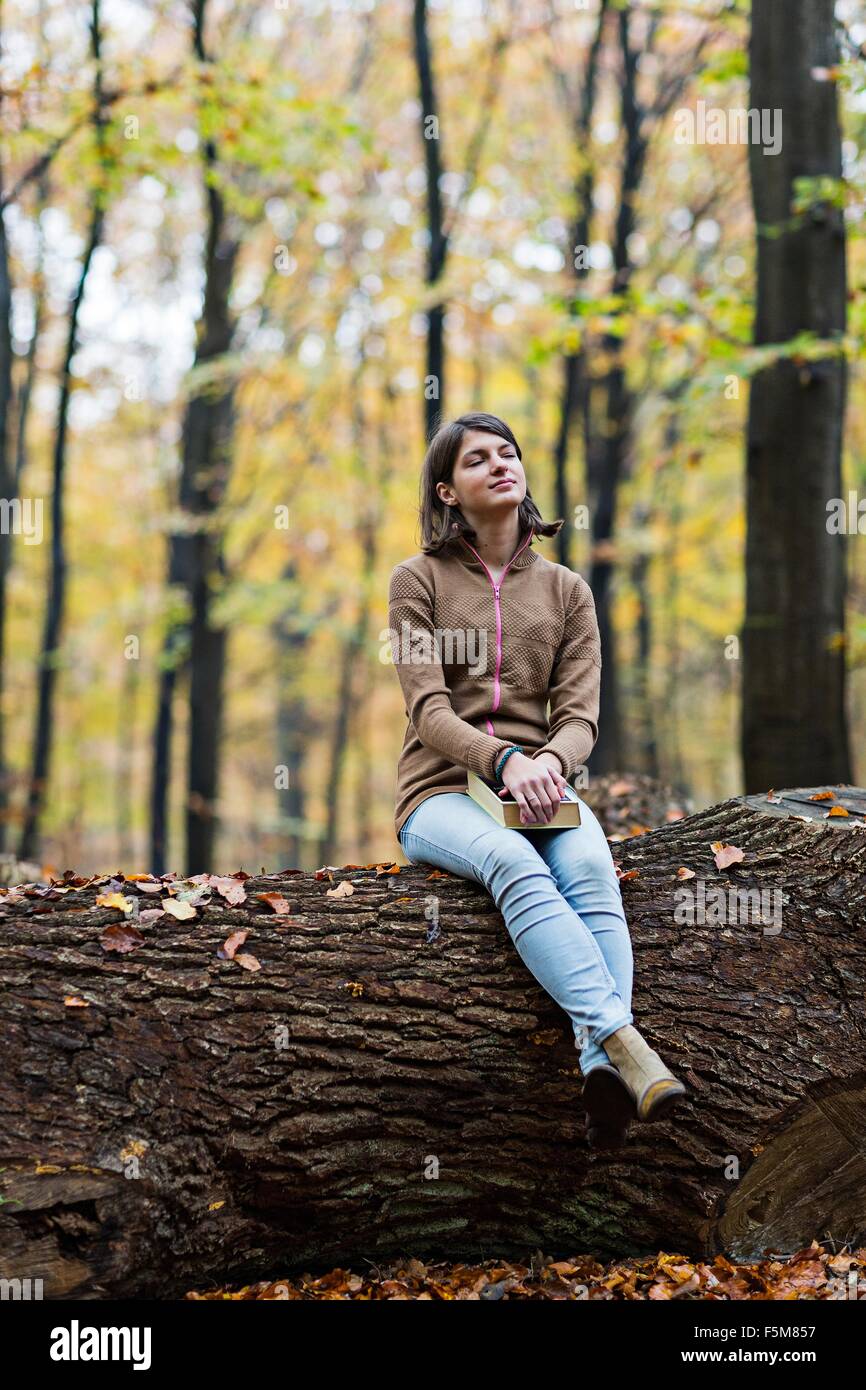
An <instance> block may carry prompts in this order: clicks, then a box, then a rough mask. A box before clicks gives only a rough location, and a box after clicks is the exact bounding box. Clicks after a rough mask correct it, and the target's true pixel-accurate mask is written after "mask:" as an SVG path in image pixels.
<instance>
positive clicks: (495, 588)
mask: <svg viewBox="0 0 866 1390" xmlns="http://www.w3.org/2000/svg"><path fill="white" fill-rule="evenodd" d="M533 534H534V533H533V532H532V531H530V532H529V535H528V536H527V537H526V540H525V541H524V542H523V545H521V546H519V547H518V548H517V550H515V552H514V554H513V555H512V557H511V559H510V560H509V561H508V564H507V565H506V566H505V569H504V570H503V571H502V574H501V575H500V576H499V583H498V584H496V583H494V580H493V575H492V574H491V573H490V570H489V569H488V568H487V566H486V565H484V561H483V560H482V559H481V556H480V555H479V554H478V551H477V550H476V549H475V547H474V546H472V545H469V542H468V541H467V540H466V537H465V536H462V537H461V540H463V541H464V542H465V544H466V545H469V549H470V550H471V551H472V554H473V555H474V556H475V558H476V560H479V561H480V562H481V564H482V565H484V569H485V572H486V574H487V578H488V579H489V580H490V583H491V584H492V585H493V598H494V600H495V603H496V670H495V672H494V675H493V708H492V709H491V711H490V713H491V714H495V712H496V710H498V709H499V697H500V695H501V689H500V685H499V671H500V667H501V666H502V609H501V607H500V603H499V590H500V589H501V588H502V581H503V580H504V578H505V576H506V574H507V573H508V571H509V569H510V568H511V566H512V565H513V564H514V561H515V560H516V559H517V557H518V555H520V554H521V553H522V552H523V551H524V550H525V549H526V547H527V546H528V545H529V542H530V541H531V540H532V537H533ZM487 732H488V733H489V734H491V735H492V736H493V737H494V738H495V737H496V734H495V731H494V728H493V725H492V723H491V721H490V719H488V720H487Z"/></svg>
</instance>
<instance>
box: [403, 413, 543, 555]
mask: <svg viewBox="0 0 866 1390" xmlns="http://www.w3.org/2000/svg"><path fill="white" fill-rule="evenodd" d="M467 430H485V431H486V432H487V433H488V434H499V435H501V436H502V438H503V439H507V440H508V442H509V444H512V445H513V446H514V448H515V450H516V451H517V457H518V458H519V459H521V460H522V458H523V455H522V453H521V452H520V445H519V444H518V442H517V440H516V439H515V437H514V434H513V433H512V431H511V429H510V428H509V427H508V425H506V423H505V421H504V420H500V419H499V417H498V416H497V415H486V414H483V413H481V412H477V413H473V414H470V415H460V416H459V417H458V418H457V419H456V420H452V421H450V422H449V423H447V424H444V425H440V427H439V429H438V430H437V431H436V433H435V434H434V436H433V438H432V439H431V440H430V443H429V445H428V446H427V453H426V454H425V455H424V463H423V465H422V469H421V505H420V507H419V511H418V516H419V520H420V522H421V549H422V551H423V553H424V554H425V555H437V554H438V553H439V552H440V551H441V550H442V549H443V548H444V547H447V546H450V545H451V544H452V543H456V542H457V541H458V540H459V539H460V537H461V536H465V537H466V539H467V540H468V541H473V540H475V539H477V536H476V531H475V528H474V527H473V526H470V525H469V522H468V521H467V520H466V518H465V516H464V515H463V513H462V511H461V510H460V507H459V505H458V504H455V505H454V506H453V507H449V506H448V505H447V504H446V503H445V502H443V501H442V498H441V497H440V496H439V494H438V493H437V491H436V484H437V483H450V482H451V480H452V478H453V476H454V465H455V463H456V462H457V456H458V454H459V452H460V446H461V444H462V442H463V436H464V434H465V433H466V431H467ZM517 523H518V531H519V535H520V538H521V540H522V539H523V538H524V536H525V535H526V533H527V531H529V530H530V528H531V529H532V531H534V533H535V534H536V535H538V536H555V535H556V533H557V532H558V531H559V530H560V529H561V528H562V527H563V526H564V525H565V522H564V520H563V519H562V518H561V517H560V518H559V520H558V521H545V520H544V518H543V517H542V515H541V512H540V511H539V510H538V508H537V506H536V505H535V503H534V502H533V500H532V494H531V493H530V491H529V487H528V486H527V489H526V496H525V497H524V499H523V501H522V502H521V503H520V505H519V506H518V509H517ZM531 544H532V542H531V541H530V545H531Z"/></svg>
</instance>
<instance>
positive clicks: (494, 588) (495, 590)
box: [493, 584, 499, 598]
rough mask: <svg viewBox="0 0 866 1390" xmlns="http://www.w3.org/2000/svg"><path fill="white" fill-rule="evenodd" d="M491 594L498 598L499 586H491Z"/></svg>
mask: <svg viewBox="0 0 866 1390" xmlns="http://www.w3.org/2000/svg"><path fill="white" fill-rule="evenodd" d="M493 592H494V594H495V595H496V597H497V598H499V585H498V584H494V585H493Z"/></svg>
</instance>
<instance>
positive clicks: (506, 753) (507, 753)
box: [493, 743, 523, 787]
mask: <svg viewBox="0 0 866 1390" xmlns="http://www.w3.org/2000/svg"><path fill="white" fill-rule="evenodd" d="M522 753H523V749H522V747H521V745H520V744H519V743H512V744H510V745H509V746H508V748H505V749H503V751H502V752H501V753H500V754H499V757H498V758H497V759H496V763H495V765H494V769H493V784H494V786H496V787H504V786H505V783H504V782H503V780H502V773H503V771H504V770H505V768H506V767H507V766H508V763H509V762H510V761H511V759H512V758H516V757H519V756H520V755H521V754H522Z"/></svg>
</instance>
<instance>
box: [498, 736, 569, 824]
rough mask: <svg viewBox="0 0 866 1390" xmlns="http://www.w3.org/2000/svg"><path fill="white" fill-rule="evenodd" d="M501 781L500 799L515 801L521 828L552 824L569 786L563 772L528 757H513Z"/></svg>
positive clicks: (519, 755)
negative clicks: (535, 823) (504, 797)
mask: <svg viewBox="0 0 866 1390" xmlns="http://www.w3.org/2000/svg"><path fill="white" fill-rule="evenodd" d="M502 780H503V782H504V783H505V786H504V788H503V789H502V790H501V791H500V792H499V795H500V797H502V796H504V795H505V794H506V793H508V794H510V795H511V796H513V797H514V800H515V801H516V802H517V804H518V806H519V807H520V823H521V825H531V824H532V823H533V822H538V821H545V822H547V823H549V822H550V821H552V820H553V817H554V815H555V814H556V810H557V807H558V806H559V803H560V802H561V801H562V800H563V798H564V795H565V788H566V787H567V786H568V783H567V782H566V780H565V778H564V777H563V775H562V773H561V772H557V771H556V769H555V768H553V767H550V766H549V764H548V763H542V762H538V761H536V759H535V758H528V757H527V756H526V754H525V753H512V754H511V757H510V758H509V759H508V760H507V762H506V764H505V766H504V767H503V769H502Z"/></svg>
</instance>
